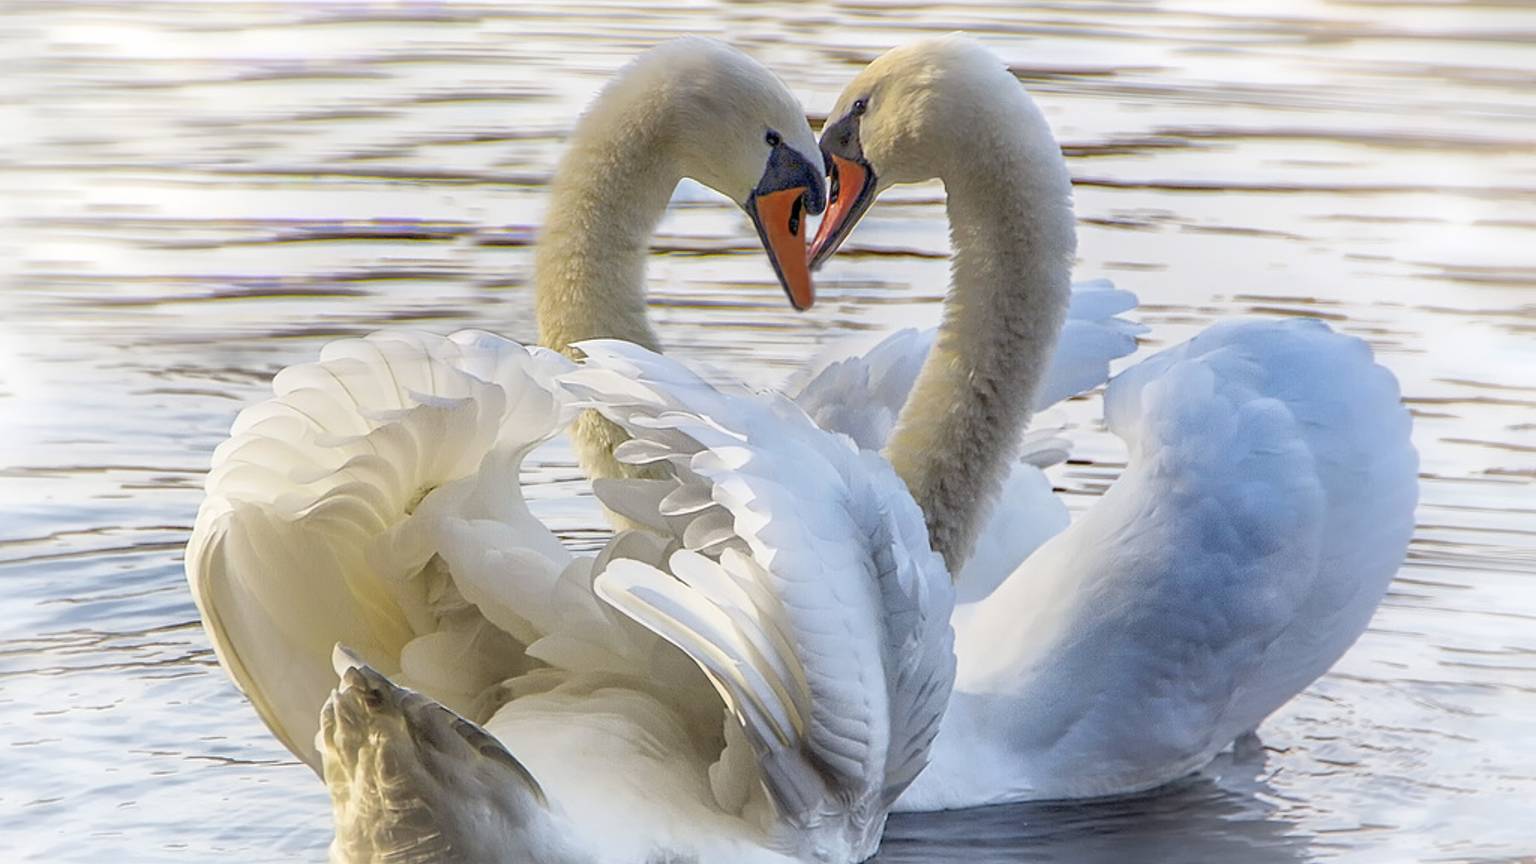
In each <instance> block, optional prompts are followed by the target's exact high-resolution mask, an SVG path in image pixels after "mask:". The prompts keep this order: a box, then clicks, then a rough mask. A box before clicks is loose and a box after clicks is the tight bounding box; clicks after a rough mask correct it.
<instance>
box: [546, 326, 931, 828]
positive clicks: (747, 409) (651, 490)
mask: <svg viewBox="0 0 1536 864" xmlns="http://www.w3.org/2000/svg"><path fill="white" fill-rule="evenodd" d="M581 348H582V350H583V351H585V352H586V353H587V355H588V358H589V362H588V364H587V366H586V367H584V368H583V369H582V370H580V371H578V372H575V373H572V374H571V375H568V376H565V378H564V379H563V380H564V382H565V383H566V386H567V387H569V388H571V389H572V390H573V391H575V392H577V393H579V394H585V395H586V396H588V397H589V398H590V400H591V404H592V405H593V406H594V407H597V408H598V410H600V411H602V412H603V413H604V414H605V415H606V416H607V417H609V418H610V419H611V420H613V421H614V422H616V423H618V424H619V425H621V426H623V427H624V428H625V430H626V431H628V432H629V434H630V435H631V436H633V437H632V440H630V441H629V442H626V443H625V444H624V445H622V446H621V447H620V448H619V449H618V450H617V451H616V454H615V455H616V456H617V457H618V458H619V459H620V460H622V461H626V462H630V463H634V464H651V465H654V466H657V467H659V468H663V469H664V473H665V479H661V480H650V481H645V480H639V481H614V482H613V483H611V484H605V486H604V487H601V488H599V496H600V497H601V498H603V500H604V501H605V503H607V504H608V505H609V506H610V507H613V508H615V509H616V510H618V511H619V512H620V513H622V514H623V515H625V516H628V517H630V518H632V519H635V520H637V521H642V522H645V521H649V522H651V523H653V524H654V526H655V527H656V528H657V530H660V531H663V532H665V533H666V534H667V535H668V536H670V537H671V538H673V543H674V544H675V546H676V547H677V551H676V552H674V553H673V554H672V555H671V556H670V558H669V559H668V560H667V561H666V562H664V563H663V564H661V566H657V565H655V564H652V563H645V562H628V561H618V560H616V561H614V562H613V563H611V564H610V565H609V566H608V568H607V570H606V571H605V572H604V573H602V574H601V575H600V576H599V577H598V579H597V582H596V586H597V589H598V591H599V593H600V594H601V595H602V596H603V597H604V598H605V599H607V600H608V601H609V602H610V603H612V604H613V605H614V606H615V607H616V608H618V609H620V610H622V611H623V612H624V613H625V614H626V615H629V616H631V617H632V618H634V620H636V621H638V622H640V623H642V624H644V625H645V626H646V627H648V628H650V629H651V630H653V631H654V632H656V633H657V634H659V635H660V636H661V637H663V638H664V639H666V640H668V641H669V642H671V643H672V644H674V645H676V646H677V647H679V648H680V649H682V650H683V651H684V652H685V653H687V654H688V656H690V657H692V658H693V660H694V661H695V662H696V663H697V664H698V665H699V667H700V668H701V669H703V670H704V672H705V673H706V675H707V676H708V677H709V679H710V681H711V682H712V683H713V684H714V685H715V687H716V689H717V690H718V691H719V693H720V694H721V696H722V697H723V698H724V700H725V702H726V705H727V706H728V707H729V709H730V711H731V712H732V713H733V715H734V716H735V718H736V719H737V721H738V722H739V723H740V727H741V729H742V731H743V732H744V733H745V736H746V739H747V742H748V743H749V744H750V745H751V748H752V750H753V752H754V753H755V755H756V757H757V762H758V766H759V769H760V771H761V774H762V776H763V778H764V781H765V785H766V786H767V788H768V790H769V792H770V795H771V797H772V799H773V802H774V804H775V805H776V807H777V808H778V810H779V812H780V813H781V814H783V815H784V816H785V817H786V818H789V819H791V820H794V821H797V822H799V823H801V824H807V823H813V822H816V821H818V820H820V819H821V818H822V817H823V816H824V815H826V814H827V813H828V808H829V807H834V808H836V810H837V811H839V812H840V811H843V810H848V811H851V813H852V815H853V817H854V820H855V822H857V821H858V819H859V818H860V816H859V814H863V816H862V818H864V819H866V820H870V821H868V822H866V823H865V824H864V828H865V829H867V830H873V831H874V832H875V833H874V835H873V836H878V830H879V823H880V822H882V821H883V816H884V812H885V809H886V808H888V807H889V805H890V804H891V803H892V802H893V801H894V800H895V798H896V796H897V795H899V794H900V792H901V790H902V789H904V788H905V787H906V785H907V784H908V783H909V782H911V780H912V778H913V777H914V776H915V775H916V773H917V772H918V771H919V770H920V769H921V768H922V766H923V764H924V762H925V757H926V753H927V750H928V746H929V743H930V742H931V740H932V738H933V736H934V734H935V733H936V731H937V728H938V723H939V719H940V718H941V717H942V715H943V712H944V707H945V705H946V703H947V700H948V694H949V688H950V684H951V682H952V675H953V663H954V660H953V653H952V637H951V631H950V626H949V616H950V611H951V608H952V602H953V594H952V591H951V588H950V584H949V576H948V574H947V573H946V572H945V570H944V567H943V562H942V560H941V559H940V558H939V556H937V555H936V554H934V553H933V552H932V551H931V550H930V549H929V547H928V542H927V533H926V529H925V527H924V523H923V519H922V515H921V513H920V512H919V511H918V509H917V506H916V504H915V503H914V502H913V501H912V499H911V497H910V496H909V495H908V494H907V492H906V490H905V487H904V486H903V485H902V484H901V481H900V479H899V478H897V477H896V475H895V473H894V472H893V471H892V470H891V468H890V466H889V465H888V464H887V463H885V461H884V460H883V459H881V458H880V457H878V456H877V455H876V454H874V453H869V452H860V451H858V450H857V449H855V448H854V447H853V446H851V445H850V443H849V442H848V441H847V439H845V438H841V437H840V436H835V435H832V434H829V433H827V432H825V431H823V430H821V429H819V428H817V427H816V426H815V424H813V423H812V422H811V421H810V419H809V418H808V417H806V416H805V414H804V413H803V412H801V411H800V410H799V409H797V408H796V407H795V406H794V405H793V404H792V403H790V402H788V401H787V400H784V399H782V398H778V397H773V396H767V397H744V396H734V395H726V394H722V393H719V392H717V391H715V390H714V389H713V388H711V387H709V386H708V385H706V384H704V383H703V382H702V381H700V380H699V379H698V378H696V377H695V376H693V375H692V374H691V373H689V372H688V371H687V370H685V369H683V368H682V367H680V366H678V365H677V364H675V363H672V362H670V361H668V360H666V359H664V358H661V357H658V356H656V355H654V354H651V353H650V352H647V351H644V350H643V349H640V348H637V347H635V346H632V345H629V344H627V343H620V342H606V341H605V342H594V343H584V344H583V345H582V346H581ZM728 737H729V736H728ZM712 779H713V780H714V781H715V785H716V793H717V795H719V796H722V797H725V796H726V795H727V790H726V789H725V788H724V787H725V786H728V785H729V783H728V782H727V781H728V778H720V777H715V776H713V774H712Z"/></svg>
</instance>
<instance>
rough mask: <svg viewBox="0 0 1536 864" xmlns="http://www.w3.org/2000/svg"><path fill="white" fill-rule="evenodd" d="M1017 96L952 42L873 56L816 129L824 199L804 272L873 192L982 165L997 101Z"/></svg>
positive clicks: (839, 237) (978, 49)
mask: <svg viewBox="0 0 1536 864" xmlns="http://www.w3.org/2000/svg"><path fill="white" fill-rule="evenodd" d="M1022 92H1023V88H1022V87H1020V86H1019V83H1018V81H1017V79H1015V78H1014V77H1013V75H1012V74H1011V73H1010V72H1008V70H1007V68H1006V67H1005V66H1004V65H1003V63H1002V61H1001V60H999V59H998V58H997V57H996V56H995V55H993V54H992V53H991V52H990V51H988V50H987V49H985V48H983V47H982V46H981V45H980V44H979V43H977V42H976V41H974V40H972V39H970V38H968V37H966V36H962V35H960V34H951V35H948V36H942V37H939V38H935V39H924V40H920V41H917V42H913V43H911V44H908V45H903V46H901V47H898V48H893V49H891V50H890V51H887V52H885V53H884V54H882V55H880V56H879V57H877V58H875V60H874V62H872V63H870V64H869V65H868V66H867V67H865V68H864V71H862V72H860V73H859V75H858V76H857V77H856V78H854V79H853V81H852V82H850V83H849V84H848V86H847V87H846V88H844V90H843V92H842V95H840V96H839V97H838V100H837V105H836V106H835V107H834V108H833V109H832V113H831V114H830V115H828V121H827V125H826V127H825V128H824V129H823V130H822V134H821V151H822V154H823V158H824V161H825V164H826V166H827V171H828V173H829V174H830V175H831V178H832V192H831V197H830V201H829V203H828V206H827V214H826V216H825V217H824V218H823V219H822V221H821V225H820V227H819V228H818V229H817V231H816V239H815V240H814V241H813V242H812V244H811V267H812V268H813V269H814V268H816V267H819V266H820V265H821V264H822V263H823V262H824V261H826V259H827V258H829V257H831V255H832V253H833V252H835V251H837V247H838V246H839V245H841V244H842V242H843V240H844V239H846V238H847V236H848V234H849V232H851V231H852V230H853V226H854V225H855V224H856V223H857V222H858V221H859V219H860V218H861V217H862V216H863V215H864V212H865V211H866V210H868V209H869V205H870V204H871V203H873V202H874V200H875V198H876V197H877V196H878V195H879V194H880V193H881V192H883V191H885V190H886V189H888V188H890V187H891V186H894V185H896V184H898V183H920V182H922V181H924V180H932V179H934V178H944V177H946V176H947V175H949V174H950V173H951V172H952V171H953V170H954V169H955V168H956V167H957V160H968V159H981V158H989V157H988V155H987V150H988V149H989V148H988V147H987V146H986V144H985V143H983V141H984V138H985V135H986V134H987V132H988V131H989V129H990V128H992V123H993V120H994V117H993V115H995V114H996V113H997V112H998V110H999V108H1000V106H999V104H998V103H999V99H1006V98H1008V95H1009V94H1015V95H1022ZM1025 98H1027V97H1025ZM1010 107H1011V106H1010ZM1047 134H1048V133H1047ZM1055 158H1058V159H1059V158H1060V156H1059V154H1058V155H1057V156H1056V157H1055ZM958 167H961V168H963V167H964V166H958Z"/></svg>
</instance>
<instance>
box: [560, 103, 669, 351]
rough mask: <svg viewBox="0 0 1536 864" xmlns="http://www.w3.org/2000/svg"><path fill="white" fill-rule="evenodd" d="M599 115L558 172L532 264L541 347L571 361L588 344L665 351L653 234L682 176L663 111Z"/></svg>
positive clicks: (597, 111)
mask: <svg viewBox="0 0 1536 864" xmlns="http://www.w3.org/2000/svg"><path fill="white" fill-rule="evenodd" d="M603 107H606V106H601V105H598V106H594V110H593V111H592V112H590V113H589V114H588V116H587V117H585V118H583V120H582V122H581V123H580V124H579V125H578V126H577V129H576V131H575V134H574V135H573V137H572V139H571V143H570V146H569V148H568V149H567V151H566V154H565V156H564V158H562V159H561V160H560V165H559V167H558V168H557V169H556V172H555V178H554V183H553V189H552V192H551V195H550V209H549V213H548V214H547V216H546V217H545V223H544V229H543V232H542V233H541V235H540V237H539V244H538V249H537V252H536V253H535V260H534V285H535V295H536V306H537V313H538V322H539V341H540V343H541V344H543V345H544V346H546V347H548V348H553V349H555V350H557V351H560V352H562V353H565V354H567V355H571V354H572V353H573V349H572V348H571V347H570V346H571V343H573V342H578V341H581V340H583V339H600V338H601V339H624V340H626V341H629V342H633V343H635V344H637V345H641V346H644V347H645V348H648V349H651V350H653V351H654V350H659V346H658V344H657V341H656V335H655V333H654V331H652V329H651V325H650V321H649V320H648V317H647V314H646V304H645V265H646V258H647V253H648V250H649V246H650V241H651V235H652V234H653V233H654V232H655V230H656V224H657V223H658V222H659V221H660V220H661V217H662V215H663V213H665V212H666V208H667V202H668V201H669V200H670V199H671V196H672V190H673V189H674V188H676V186H677V184H678V182H679V181H680V180H681V179H682V172H681V171H680V170H679V168H678V167H677V164H676V159H675V158H673V156H672V152H671V151H672V147H671V146H670V141H669V139H668V136H667V135H666V133H665V126H664V124H663V123H662V122H660V121H659V120H658V117H657V114H656V112H654V111H652V112H643V111H625V110H619V111H611V110H610V111H602V110H601V109H602V108H603Z"/></svg>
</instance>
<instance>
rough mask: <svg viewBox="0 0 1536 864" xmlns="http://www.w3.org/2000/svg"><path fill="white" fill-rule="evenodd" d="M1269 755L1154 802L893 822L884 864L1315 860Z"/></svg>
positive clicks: (1238, 762)
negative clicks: (1284, 803) (1274, 783)
mask: <svg viewBox="0 0 1536 864" xmlns="http://www.w3.org/2000/svg"><path fill="white" fill-rule="evenodd" d="M1263 771H1264V757H1263V754H1262V750H1257V749H1256V752H1250V753H1247V754H1245V755H1244V756H1243V757H1241V758H1239V757H1234V756H1233V754H1231V753H1226V754H1223V755H1222V757H1221V758H1220V759H1219V760H1218V761H1217V763H1216V764H1214V765H1212V766H1211V767H1210V768H1209V769H1208V770H1207V772H1206V773H1205V774H1202V775H1201V776H1198V777H1193V778H1190V779H1188V780H1186V781H1184V782H1181V783H1179V784H1176V785H1175V786H1173V787H1171V788H1168V789H1164V790H1160V791H1159V792H1157V793H1155V794H1152V795H1142V796H1136V797H1132V798H1124V799H1116V800H1103V801H1089V802H1062V803H1051V804H1024V805H1011V806H1003V807H987V808H983V809H979V810H971V811H965V812H960V813H931V814H908V815H903V816H900V817H898V818H896V819H893V820H892V822H891V823H890V827H889V828H888V829H887V832H886V839H885V843H884V844H883V846H882V847H881V851H880V855H879V857H878V858H876V859H875V860H877V861H879V862H881V864H908V862H910V864H919V862H922V864H928V862H933V861H968V862H972V861H974V862H978V864H1016V862H1023V861H1039V862H1062V864H1067V862H1070V864H1122V862H1126V861H1180V862H1187V864H1229V862H1234V861H1241V862H1244V864H1283V862H1294V861H1304V860H1308V859H1310V858H1311V857H1312V853H1313V851H1314V849H1313V843H1312V840H1311V839H1310V838H1309V837H1308V836H1306V834H1304V833H1302V832H1301V831H1299V830H1298V828H1299V826H1298V825H1296V824H1295V823H1293V822H1291V821H1288V820H1287V819H1285V818H1284V817H1283V816H1282V815H1280V812H1279V808H1278V807H1277V806H1275V805H1274V804H1271V803H1267V802H1268V801H1272V800H1274V798H1275V797H1276V796H1275V792H1274V790H1273V789H1271V788H1270V787H1269V786H1268V784H1266V783H1265V782H1264V781H1263V779H1261V777H1262V774H1263Z"/></svg>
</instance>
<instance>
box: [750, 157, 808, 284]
mask: <svg viewBox="0 0 1536 864" xmlns="http://www.w3.org/2000/svg"><path fill="white" fill-rule="evenodd" d="M805 193H806V190H805V189H803V188H800V187H795V188H791V189H780V190H778V191H775V192H768V193H766V194H762V195H755V196H753V198H752V201H751V204H750V206H749V208H748V213H749V214H750V215H751V216H752V221H753V223H755V224H756V225H757V233H758V236H759V238H761V239H762V241H763V248H764V249H765V250H767V252H768V260H769V261H771V262H773V270H774V272H775V273H777V274H778V276H779V282H780V283H781V284H783V286H784V293H785V294H788V295H789V302H790V305H792V306H794V307H795V308H796V309H798V310H800V311H802V312H803V311H805V310H806V309H809V308H811V304H812V303H815V302H816V290H815V288H814V287H813V286H812V285H811V268H810V266H809V264H808V263H807V261H806V242H805V241H806V237H805Z"/></svg>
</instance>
